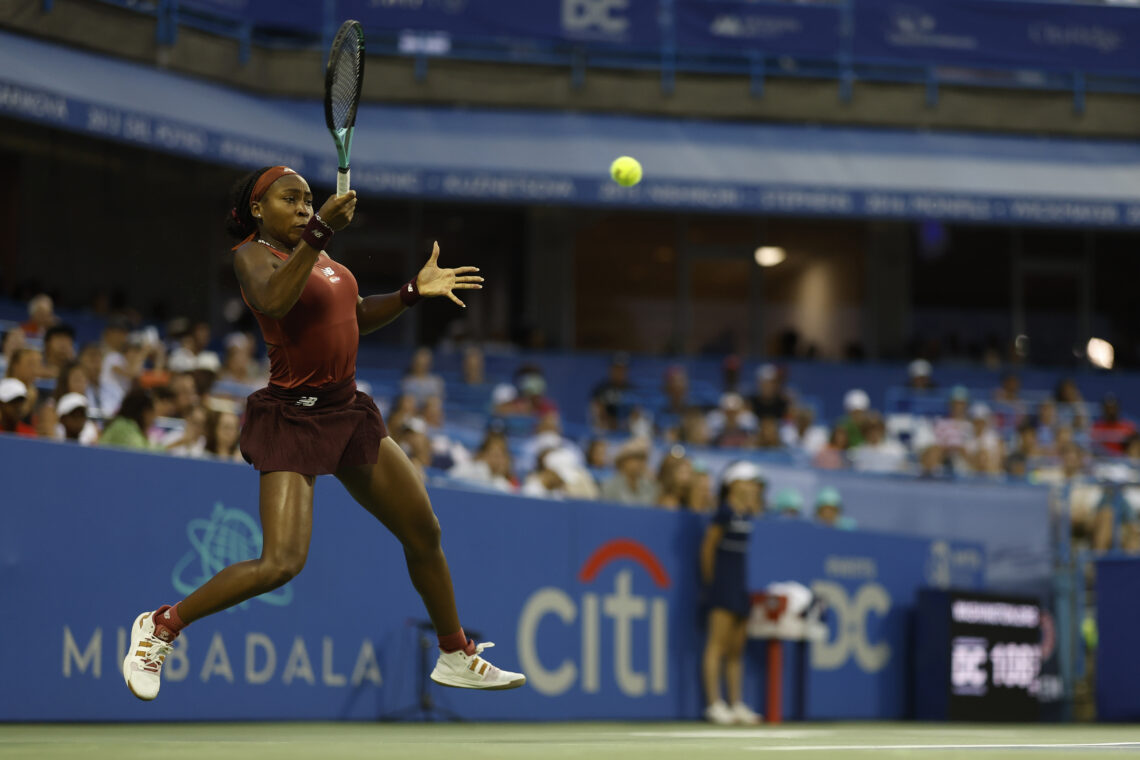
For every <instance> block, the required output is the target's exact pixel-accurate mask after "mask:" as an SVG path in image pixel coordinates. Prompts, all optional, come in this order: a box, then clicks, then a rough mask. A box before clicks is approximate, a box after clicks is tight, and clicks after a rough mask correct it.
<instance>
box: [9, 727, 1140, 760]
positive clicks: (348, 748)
mask: <svg viewBox="0 0 1140 760" xmlns="http://www.w3.org/2000/svg"><path fill="white" fill-rule="evenodd" d="M1125 754H1129V755H1138V754H1140V726H1095V725H1077V726H1073V725H1068V726H978V725H961V724H953V725H930V724H900V723H889V724H884V723H872V724H826V723H824V724H818V723H813V724H806V725H785V726H773V727H758V728H733V727H729V728H717V727H714V726H709V725H706V724H702V723H539V724H535V723H526V724H518V723H478V724H458V725H457V724H360V723H347V724H329V723H259V724H245V723H241V724H234V723H225V724H216V723H199V724H194V723H191V724H186V723H181V724H161V725H154V724H148V725H123V724H118V725H30V726H29V725H5V726H2V727H0V757H4V758H21V760H24V759H26V760H44V759H47V758H53V759H54V758H61V759H62V758H67V760H74V758H77V757H81V758H83V759H84V760H112V759H114V760H128V759H130V758H147V759H148V760H150V759H151V758H155V757H161V758H164V759H165V760H171V759H176V758H196V759H197V758H201V759H202V760H231V758H232V759H233V760H238V759H239V758H240V760H252V759H254V758H273V759H274V760H293V759H294V758H297V759H298V760H300V759H301V758H304V759H305V760H338V759H339V758H353V759H354V760H357V759H359V758H367V757H377V758H386V759H389V758H424V760H436V759H437V758H438V760H453V759H454V758H457V757H481V758H482V757H485V758H502V759H503V760H512V759H513V758H519V759H522V758H526V759H527V760H532V759H538V760H545V759H546V758H565V757H588V758H590V760H608V759H609V758H622V760H636V759H637V758H647V759H649V758H652V760H666V759H667V758H686V759H689V758H705V757H709V758H723V757H729V756H732V757H754V758H757V760H760V759H761V758H789V760H790V759H792V758H795V759H796V760H809V759H812V758H821V759H822V758H837V757H839V758H846V757H851V758H868V759H870V758H876V757H882V756H887V757H907V758H923V759H924V760H925V759H929V760H936V759H941V758H960V757H967V758H971V760H983V759H984V758H1008V757H1026V758H1028V757H1054V756H1063V757H1066V758H1069V757H1108V756H1112V757H1115V756H1121V755H1125Z"/></svg>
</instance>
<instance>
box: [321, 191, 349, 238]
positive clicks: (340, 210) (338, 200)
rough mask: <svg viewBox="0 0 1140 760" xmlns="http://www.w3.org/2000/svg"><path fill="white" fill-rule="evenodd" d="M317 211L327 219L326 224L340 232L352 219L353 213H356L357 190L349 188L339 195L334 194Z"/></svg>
mask: <svg viewBox="0 0 1140 760" xmlns="http://www.w3.org/2000/svg"><path fill="white" fill-rule="evenodd" d="M317 213H318V214H319V215H320V217H321V219H324V220H325V224H327V225H328V226H330V227H332V228H333V229H334V230H336V231H338V232H339V231H340V230H343V229H344V228H345V227H347V226H348V223H349V222H351V221H352V215H353V214H355V213H356V191H355V190H349V191H348V192H347V193H345V194H344V195H341V196H339V197H337V196H336V195H334V196H332V197H331V198H329V199H328V200H327V201H325V205H323V206H321V210H320V211H318V212H317Z"/></svg>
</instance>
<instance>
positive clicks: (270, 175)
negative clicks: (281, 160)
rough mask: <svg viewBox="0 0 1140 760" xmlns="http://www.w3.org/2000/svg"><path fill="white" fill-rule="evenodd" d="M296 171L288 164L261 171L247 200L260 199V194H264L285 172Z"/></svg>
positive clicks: (251, 201) (291, 172) (293, 172)
mask: <svg viewBox="0 0 1140 760" xmlns="http://www.w3.org/2000/svg"><path fill="white" fill-rule="evenodd" d="M296 173H297V172H295V171H293V170H292V169H290V168H289V167H288V166H271V167H269V168H268V169H266V170H265V171H264V172H262V174H261V176H260V177H258V178H257V182H256V183H255V184H254V186H253V192H252V193H250V194H249V202H250V203H253V202H254V201H259V200H261V196H263V195H265V191H266V190H268V189H269V186H270V185H272V184H273V183H274V182H276V181H277V180H279V179H281V178H282V177H284V176H285V175H286V174H296Z"/></svg>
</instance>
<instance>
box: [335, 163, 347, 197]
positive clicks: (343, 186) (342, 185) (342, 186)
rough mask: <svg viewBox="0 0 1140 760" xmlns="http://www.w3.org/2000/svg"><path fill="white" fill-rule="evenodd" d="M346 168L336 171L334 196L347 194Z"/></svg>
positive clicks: (339, 168)
mask: <svg viewBox="0 0 1140 760" xmlns="http://www.w3.org/2000/svg"><path fill="white" fill-rule="evenodd" d="M348 174H349V172H348V167H347V166H344V167H338V168H337V170H336V194H337V196H338V197H339V196H341V195H344V194H345V193H347V192H348Z"/></svg>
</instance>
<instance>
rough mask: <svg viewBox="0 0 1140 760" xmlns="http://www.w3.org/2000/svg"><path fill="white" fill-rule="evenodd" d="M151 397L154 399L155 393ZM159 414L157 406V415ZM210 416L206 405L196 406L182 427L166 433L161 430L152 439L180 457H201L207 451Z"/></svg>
mask: <svg viewBox="0 0 1140 760" xmlns="http://www.w3.org/2000/svg"><path fill="white" fill-rule="evenodd" d="M151 398H152V399H153V395H152V396H151ZM157 414H158V411H157V408H156V409H155V416H156V417H157ZM208 417H209V415H208V413H207V412H206V407H204V406H201V405H199V406H196V407H194V408H193V409H191V410H190V411H189V412H187V413H186V416H185V417H183V418H182V419H183V424H182V425H181V426H180V427H178V428H175V429H174V430H171V431H169V432H167V433H165V434H162V433H161V432H160V433H159V434H158V435H157V436H154V437H153V438H152V440H154V441H155V443H156V444H157V446H158V447H159V448H162V449H164V450H165V451H166V453H168V454H174V455H175V456H180V457H195V458H197V457H201V456H202V455H204V454H205V453H206V437H207V436H208V435H209V420H208ZM155 439H157V440H155Z"/></svg>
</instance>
